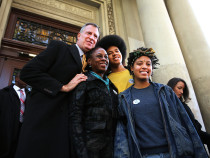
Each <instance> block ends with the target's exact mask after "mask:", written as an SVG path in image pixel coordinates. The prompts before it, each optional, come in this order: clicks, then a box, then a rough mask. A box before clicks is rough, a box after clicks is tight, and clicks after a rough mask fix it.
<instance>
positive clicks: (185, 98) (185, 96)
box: [167, 77, 191, 103]
mask: <svg viewBox="0 0 210 158" xmlns="http://www.w3.org/2000/svg"><path fill="white" fill-rule="evenodd" d="M180 81H181V82H183V83H184V86H185V88H184V90H183V95H182V97H181V98H180V100H181V101H182V102H184V103H187V102H188V101H189V100H190V99H191V98H190V97H189V88H188V86H187V84H186V82H185V81H184V80H183V79H181V78H178V77H174V78H172V79H170V80H169V81H168V83H167V85H168V86H169V87H171V88H172V89H174V87H175V86H176V84H177V83H178V82H180Z"/></svg>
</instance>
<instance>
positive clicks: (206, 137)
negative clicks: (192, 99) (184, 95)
mask: <svg viewBox="0 0 210 158" xmlns="http://www.w3.org/2000/svg"><path fill="white" fill-rule="evenodd" d="M182 104H183V105H184V108H185V110H186V111H187V114H188V115H189V117H190V119H191V121H192V123H193V125H194V126H195V129H196V131H197V132H198V135H199V136H200V138H201V141H202V143H203V144H206V145H207V147H208V150H209V151H210V134H209V133H207V132H204V131H202V130H201V128H202V126H201V124H200V123H199V122H198V120H196V119H195V116H194V114H193V113H192V111H191V109H190V108H189V106H188V105H187V104H185V103H182Z"/></svg>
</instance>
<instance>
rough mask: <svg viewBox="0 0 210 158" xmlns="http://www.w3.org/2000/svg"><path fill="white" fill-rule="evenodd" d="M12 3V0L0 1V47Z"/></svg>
mask: <svg viewBox="0 0 210 158" xmlns="http://www.w3.org/2000/svg"><path fill="white" fill-rule="evenodd" d="M12 1H13V0H2V2H1V7H0V46H1V40H2V38H3V37H4V33H5V30H6V26H7V21H8V18H9V13H10V10H11V5H12Z"/></svg>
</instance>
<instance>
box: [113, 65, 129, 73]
mask: <svg viewBox="0 0 210 158" xmlns="http://www.w3.org/2000/svg"><path fill="white" fill-rule="evenodd" d="M125 69H126V68H125V67H124V66H123V64H122V63H121V64H119V65H112V66H111V72H121V71H124V70H125Z"/></svg>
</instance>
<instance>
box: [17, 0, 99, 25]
mask: <svg viewBox="0 0 210 158" xmlns="http://www.w3.org/2000/svg"><path fill="white" fill-rule="evenodd" d="M16 4H17V5H23V6H26V7H31V8H35V9H38V10H42V11H45V12H49V13H52V14H56V15H59V16H63V17H66V18H76V19H78V18H82V19H89V20H91V21H92V20H93V19H94V18H95V17H96V15H95V13H94V11H93V10H89V9H88V8H82V7H80V6H76V5H73V4H67V3H65V2H62V1H58V0H14V2H13V5H16Z"/></svg>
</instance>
